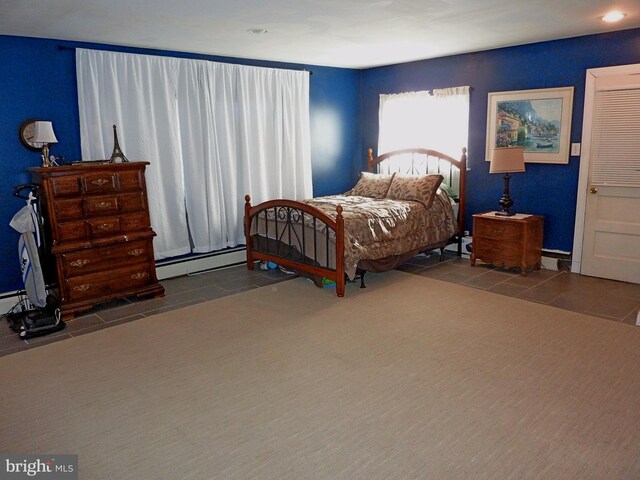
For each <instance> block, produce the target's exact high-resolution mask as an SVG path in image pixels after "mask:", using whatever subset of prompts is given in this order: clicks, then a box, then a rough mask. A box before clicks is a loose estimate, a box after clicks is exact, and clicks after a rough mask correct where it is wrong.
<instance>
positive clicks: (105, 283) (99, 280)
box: [64, 263, 153, 302]
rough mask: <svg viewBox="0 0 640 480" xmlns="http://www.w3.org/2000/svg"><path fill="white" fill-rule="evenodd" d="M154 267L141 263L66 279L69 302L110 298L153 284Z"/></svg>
mask: <svg viewBox="0 0 640 480" xmlns="http://www.w3.org/2000/svg"><path fill="white" fill-rule="evenodd" d="M151 269H152V266H151V265H150V264H149V263H139V264H136V265H131V266H127V267H122V268H114V269H111V270H106V271H102V272H97V273H90V274H87V275H81V276H78V277H71V278H65V279H64V282H65V287H66V291H67V295H68V301H71V302H77V301H82V300H88V299H95V298H100V297H109V296H112V295H114V294H118V293H121V292H127V291H131V290H132V289H136V288H140V287H143V286H145V285H149V284H151V283H152V278H153V277H152V272H151Z"/></svg>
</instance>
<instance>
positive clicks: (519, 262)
mask: <svg viewBox="0 0 640 480" xmlns="http://www.w3.org/2000/svg"><path fill="white" fill-rule="evenodd" d="M543 228H544V217H542V216H540V215H516V216H511V217H501V216H497V215H492V214H484V213H483V214H476V215H474V216H473V251H472V254H471V265H475V263H476V260H482V261H484V262H487V263H491V264H493V265H496V266H504V267H507V268H511V267H520V269H521V271H522V275H526V274H527V270H529V269H535V270H539V269H540V267H541V266H542V236H543Z"/></svg>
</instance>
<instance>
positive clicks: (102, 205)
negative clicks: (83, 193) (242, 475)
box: [95, 202, 111, 208]
mask: <svg viewBox="0 0 640 480" xmlns="http://www.w3.org/2000/svg"><path fill="white" fill-rule="evenodd" d="M95 206H96V208H109V207H110V206H111V202H100V203H96V205H95Z"/></svg>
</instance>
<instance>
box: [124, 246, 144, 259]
mask: <svg viewBox="0 0 640 480" xmlns="http://www.w3.org/2000/svg"><path fill="white" fill-rule="evenodd" d="M127 253H128V254H129V255H131V256H132V257H139V256H140V255H142V254H143V253H144V250H143V249H141V248H136V249H135V250H129V251H128V252H127Z"/></svg>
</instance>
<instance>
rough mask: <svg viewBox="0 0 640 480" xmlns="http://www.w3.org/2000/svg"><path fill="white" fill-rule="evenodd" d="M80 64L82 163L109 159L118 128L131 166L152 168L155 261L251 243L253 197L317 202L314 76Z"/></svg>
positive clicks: (116, 59) (137, 58) (156, 60)
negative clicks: (248, 218)
mask: <svg viewBox="0 0 640 480" xmlns="http://www.w3.org/2000/svg"><path fill="white" fill-rule="evenodd" d="M76 58H77V60H76V63H77V71H78V97H79V102H80V119H81V120H80V123H81V139H82V158H83V159H86V160H89V159H96V158H104V157H108V156H109V155H110V153H111V150H112V149H113V134H112V131H111V128H112V127H111V125H113V124H117V125H118V137H119V140H120V146H121V147H122V149H123V151H124V153H125V155H127V157H128V158H129V160H148V161H150V162H151V164H152V165H151V166H150V168H148V169H147V171H148V175H149V177H148V178H147V183H148V185H149V198H150V200H149V203H150V209H151V215H152V225H153V226H154V229H155V230H156V231H157V233H158V241H157V242H156V243H155V245H156V257H157V258H164V257H171V256H176V255H181V254H184V253H189V252H210V251H214V250H219V249H221V248H225V247H233V246H236V245H238V244H242V243H244V242H245V239H244V232H243V226H242V217H243V213H244V212H243V206H244V195H245V194H247V193H248V194H250V195H251V196H252V202H253V203H258V202H261V201H264V200H267V199H270V198H276V197H285V198H292V199H302V198H309V197H311V196H313V192H312V187H311V154H310V138H309V76H308V75H309V74H308V72H299V71H291V70H281V69H270V68H259V67H247V66H243V65H231V64H224V63H217V62H208V61H203V60H188V59H175V58H166V57H154V56H146V55H131V54H123V53H114V52H98V51H92V50H82V49H78V51H77V55H76ZM132 64H133V65H136V66H137V68H132V67H131V65H132ZM105 73H108V74H105Z"/></svg>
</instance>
